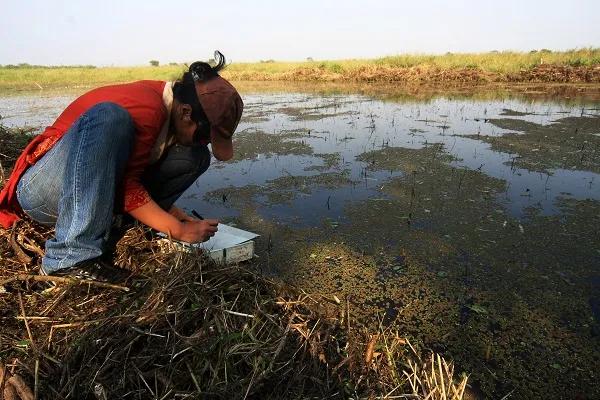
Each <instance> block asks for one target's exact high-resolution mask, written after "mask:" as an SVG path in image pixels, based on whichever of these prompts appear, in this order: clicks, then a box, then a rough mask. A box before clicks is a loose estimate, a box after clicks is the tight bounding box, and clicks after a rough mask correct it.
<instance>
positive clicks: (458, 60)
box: [0, 47, 600, 90]
mask: <svg viewBox="0 0 600 400" xmlns="http://www.w3.org/2000/svg"><path fill="white" fill-rule="evenodd" d="M153 61H156V60H153ZM173 64H175V65H173ZM182 70H183V65H182V64H180V65H178V64H176V63H170V64H169V65H161V66H137V67H98V68H93V66H80V67H77V66H75V67H72V66H53V67H43V66H34V65H29V64H19V65H4V66H0V89H21V90H22V89H28V90H32V89H38V88H51V87H68V86H87V87H90V86H98V85H101V84H107V83H117V82H130V81H134V80H139V79H162V80H173V79H176V78H178V77H179V76H180V75H181V72H182ZM223 76H224V77H226V78H227V79H230V80H234V81H286V82H295V81H302V82H307V81H308V82H311V81H316V82H420V83H422V82H478V83H486V82H487V83H490V82H513V83H514V82H561V83H565V82H569V83H580V82H584V83H590V82H594V83H600V49H598V48H592V47H589V48H581V49H576V50H570V51H550V50H547V49H542V50H539V51H537V50H534V51H531V52H529V53H521V52H510V51H504V52H497V51H492V52H489V53H475V54H469V53H462V54H451V53H447V54H445V55H429V54H403V55H396V56H388V57H382V58H376V59H364V60H361V59H356V60H337V61H328V60H324V61H315V60H312V58H310V57H308V59H307V61H303V62H283V61H274V60H267V61H261V62H258V63H239V62H234V63H232V64H231V65H229V66H228V67H227V69H226V70H225V71H224V72H223Z"/></svg>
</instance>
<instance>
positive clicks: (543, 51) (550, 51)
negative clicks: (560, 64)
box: [540, 49, 552, 53]
mask: <svg viewBox="0 0 600 400" xmlns="http://www.w3.org/2000/svg"><path fill="white" fill-rule="evenodd" d="M540 53H552V50H548V49H541V50H540Z"/></svg>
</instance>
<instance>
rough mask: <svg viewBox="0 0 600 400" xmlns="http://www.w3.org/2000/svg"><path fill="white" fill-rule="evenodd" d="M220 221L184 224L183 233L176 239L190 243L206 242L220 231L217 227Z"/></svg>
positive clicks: (208, 220)
mask: <svg viewBox="0 0 600 400" xmlns="http://www.w3.org/2000/svg"><path fill="white" fill-rule="evenodd" d="M218 224H219V221H218V220H216V219H204V220H197V219H193V218H192V220H191V221H186V222H182V223H181V225H182V227H181V233H180V235H178V236H177V237H175V239H177V240H181V241H183V242H188V243H198V242H206V241H207V240H208V239H210V238H211V237H213V236H215V233H217V231H218V230H219V229H218V228H217V225H218Z"/></svg>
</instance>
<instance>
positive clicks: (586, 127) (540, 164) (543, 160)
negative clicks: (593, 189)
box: [465, 109, 600, 174]
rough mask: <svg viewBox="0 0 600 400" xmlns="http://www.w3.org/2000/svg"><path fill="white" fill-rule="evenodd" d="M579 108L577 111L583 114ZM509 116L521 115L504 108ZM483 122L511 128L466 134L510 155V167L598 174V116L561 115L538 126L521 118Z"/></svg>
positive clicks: (599, 125)
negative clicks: (488, 133) (496, 132)
mask: <svg viewBox="0 0 600 400" xmlns="http://www.w3.org/2000/svg"><path fill="white" fill-rule="evenodd" d="M584 112H585V110H583V109H582V111H581V113H582V114H584ZM505 114H506V115H509V116H523V115H528V114H527V113H515V112H513V111H510V110H507V112H506V113H505ZM486 121H487V123H490V124H493V125H495V126H497V127H499V128H502V129H506V130H509V131H511V132H510V133H505V134H503V135H501V136H500V135H498V136H484V135H466V136H465V137H470V138H472V139H476V140H482V141H484V142H486V143H489V144H490V145H491V148H492V149H493V150H497V151H502V152H505V153H508V154H510V155H511V158H512V160H511V161H510V162H509V163H508V164H509V165H511V166H514V167H518V168H523V169H526V170H529V171H539V172H544V173H549V174H551V173H552V172H551V171H552V170H553V169H556V168H562V169H567V170H569V169H570V170H582V171H592V172H595V173H596V174H600V117H599V116H581V117H568V118H561V119H558V120H557V121H555V122H553V123H551V124H548V125H540V124H537V123H534V122H530V121H525V120H521V119H513V118H502V119H489V120H486Z"/></svg>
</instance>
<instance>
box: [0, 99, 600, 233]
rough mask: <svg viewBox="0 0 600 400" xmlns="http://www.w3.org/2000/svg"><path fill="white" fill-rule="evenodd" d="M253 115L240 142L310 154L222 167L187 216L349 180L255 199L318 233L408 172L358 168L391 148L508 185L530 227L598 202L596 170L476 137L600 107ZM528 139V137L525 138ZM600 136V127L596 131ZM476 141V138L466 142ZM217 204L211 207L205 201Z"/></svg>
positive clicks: (51, 109)
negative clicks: (291, 146) (440, 155)
mask: <svg viewBox="0 0 600 400" xmlns="http://www.w3.org/2000/svg"><path fill="white" fill-rule="evenodd" d="M77 94H78V93H68V94H58V95H57V94H56V93H48V94H44V93H38V94H35V95H22V96H11V97H2V98H0V115H2V117H3V120H2V121H3V123H4V124H5V125H8V126H21V127H32V126H40V127H43V126H46V125H48V124H51V123H52V122H53V120H54V119H55V118H56V117H57V116H58V114H60V112H61V111H62V110H63V109H64V107H66V106H67V105H68V104H69V103H70V102H71V101H72V100H73V99H74V98H75V97H76V95H77ZM244 100H245V103H246V110H245V116H244V119H243V121H242V123H241V124H240V126H239V128H238V134H237V136H243V135H246V136H248V135H252V133H253V132H264V133H266V134H268V135H273V136H281V135H285V134H289V133H290V132H292V133H293V132H296V133H297V137H289V138H283V139H281V141H282V142H291V141H296V142H301V143H303V144H305V145H308V146H310V148H311V149H312V154H278V152H277V149H275V150H271V151H270V152H267V151H262V150H261V146H260V144H258V147H257V151H255V152H254V153H253V154H251V155H249V156H248V157H247V159H244V160H238V161H235V162H227V163H220V162H214V163H213V167H212V168H210V169H209V171H208V172H207V173H206V174H205V175H204V176H202V177H201V178H200V179H199V180H198V181H197V182H196V184H195V185H194V186H192V187H191V188H190V189H189V190H188V192H186V194H185V196H184V198H182V199H181V200H180V204H181V205H182V206H183V207H185V208H189V209H192V208H194V209H202V210H203V214H205V215H209V216H211V217H217V218H222V217H230V216H235V215H236V214H237V212H239V211H238V210H237V209H236V208H235V207H232V206H231V202H222V201H221V202H219V201H212V200H211V197H210V196H206V195H207V193H208V194H209V193H210V192H212V191H214V190H217V189H221V188H224V187H233V188H239V187H243V186H245V185H258V186H269V185H270V184H271V183H272V182H273V180H275V179H277V178H279V177H282V176H286V175H288V176H312V175H317V174H321V173H323V172H327V171H330V172H331V171H338V172H339V171H346V173H347V177H348V182H349V183H348V184H346V185H344V186H343V187H337V188H333V189H332V188H328V189H319V188H315V189H314V190H311V191H310V194H305V193H300V194H296V195H293V196H292V200H291V201H289V202H286V203H282V204H272V203H269V201H267V200H268V197H264V199H263V200H264V201H262V204H261V198H256V199H254V200H255V201H257V202H258V203H259V204H260V207H261V213H262V214H263V216H264V218H269V217H279V218H284V219H285V218H292V217H293V222H294V223H295V224H300V225H306V224H316V223H317V222H318V221H319V219H320V218H322V217H328V218H330V219H337V218H340V217H341V214H342V211H343V207H344V204H345V203H346V202H349V201H356V200H361V199H365V198H368V197H372V196H380V194H379V188H380V187H381V186H382V185H384V184H385V181H386V180H387V179H388V178H389V177H393V176H398V175H401V174H402V172H401V171H393V170H391V171H367V170H366V169H365V167H366V166H368V164H369V163H365V162H359V161H356V157H357V156H358V155H360V154H362V153H364V152H367V151H371V150H376V149H381V148H385V147H406V148H415V149H417V148H422V147H423V146H425V145H428V144H431V143H443V144H444V145H445V149H446V151H447V152H448V153H449V154H451V155H453V156H454V157H456V161H453V162H452V164H453V165H455V166H456V167H458V168H469V169H478V170H481V171H483V172H485V173H486V174H489V175H490V176H492V177H496V178H499V179H502V180H506V181H507V182H508V185H507V190H506V192H505V193H503V194H502V197H503V199H502V200H503V203H504V204H506V212H507V214H508V215H509V216H511V217H515V218H521V219H523V218H526V213H525V210H526V209H527V208H528V207H532V206H533V207H536V208H537V209H538V211H539V213H541V214H542V215H549V214H554V213H557V212H558V211H559V210H558V207H557V205H556V204H555V199H556V197H557V196H559V195H560V196H563V197H565V196H566V197H572V198H574V199H586V198H591V199H600V189H599V188H598V186H597V185H598V183H599V182H600V177H599V176H598V174H596V173H594V172H590V171H580V170H577V169H575V170H566V169H553V170H551V171H547V172H532V171H528V170H526V169H522V168H517V167H515V166H514V162H513V159H514V158H515V157H516V156H517V154H516V153H506V152H499V151H494V150H491V149H490V145H489V144H488V143H485V142H483V141H481V140H477V139H476V138H474V136H475V135H477V136H489V137H498V136H502V135H505V134H507V133H509V132H511V130H507V129H502V128H499V127H498V126H496V125H494V124H493V123H490V120H494V119H497V118H511V119H517V120H521V121H527V122H530V123H534V124H538V125H542V126H547V125H549V124H551V123H553V122H554V121H556V120H558V119H560V118H565V117H569V116H572V117H581V116H594V115H600V111H599V109H600V107H599V106H598V103H595V102H593V101H592V102H571V103H565V102H564V101H561V102H548V101H542V102H540V101H529V100H527V101H525V100H519V99H516V98H510V99H501V100H485V101H471V100H461V99H451V98H444V97H439V98H433V99H428V100H426V101H417V100H414V99H412V100H411V99H410V98H408V99H407V98H403V99H402V101H401V102H395V101H381V100H375V99H373V98H369V97H366V96H359V95H343V96H342V95H339V96H337V95H334V96H332V95H314V94H303V93H285V94H248V95H245V96H244ZM524 134H526V133H524ZM596 134H600V127H599V128H598V132H596ZM465 136H469V137H465ZM327 154H338V155H339V156H338V162H335V163H332V164H325V163H324V158H323V155H327ZM204 200H211V201H204Z"/></svg>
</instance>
